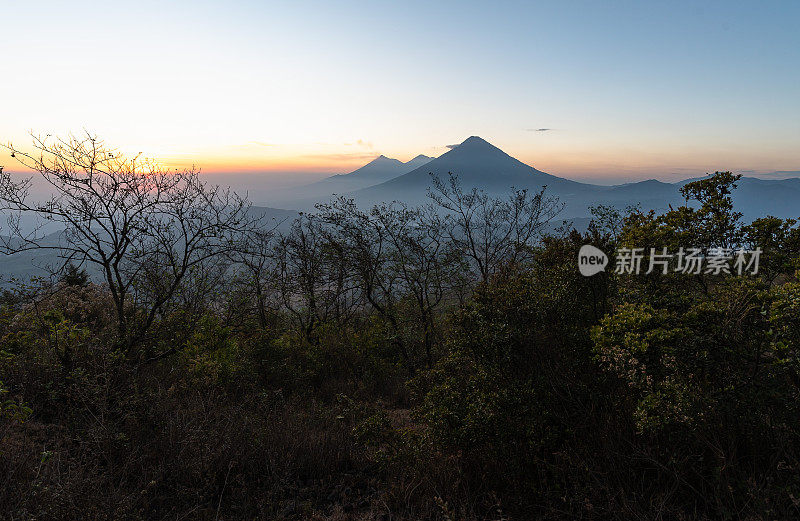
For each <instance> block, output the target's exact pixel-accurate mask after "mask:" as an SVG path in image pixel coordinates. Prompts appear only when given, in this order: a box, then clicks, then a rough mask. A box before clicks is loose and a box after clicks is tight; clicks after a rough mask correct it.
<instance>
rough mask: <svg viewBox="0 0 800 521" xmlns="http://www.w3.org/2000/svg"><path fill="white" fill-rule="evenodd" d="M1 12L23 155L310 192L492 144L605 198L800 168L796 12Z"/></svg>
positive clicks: (512, 5) (6, 94)
mask: <svg viewBox="0 0 800 521" xmlns="http://www.w3.org/2000/svg"><path fill="white" fill-rule="evenodd" d="M0 6H2V9H1V10H0V19H1V20H3V24H2V30H0V50H1V51H2V56H3V63H2V66H0V67H1V69H0V70H2V78H0V141H3V142H7V141H13V142H14V144H15V145H24V144H26V143H27V142H28V141H29V140H28V139H27V138H26V134H27V132H28V131H29V130H33V131H35V132H37V133H52V134H62V133H65V132H68V131H80V130H81V129H88V130H91V131H92V132H95V133H97V134H99V135H100V136H102V137H103V138H105V140H106V141H107V142H109V143H111V144H113V145H115V146H118V147H120V148H121V149H123V150H126V151H128V152H133V153H135V152H139V151H142V152H144V154H145V155H148V156H152V157H157V158H160V159H161V160H163V161H164V162H166V163H168V164H170V165H177V166H183V165H188V164H192V163H195V164H197V165H199V166H201V167H202V168H203V169H204V170H205V171H208V172H239V173H242V172H252V173H256V172H267V173H271V174H270V175H277V174H283V173H286V175H287V176H294V177H295V178H299V177H302V176H303V175H308V174H303V173H306V172H316V173H321V172H331V173H334V172H345V171H349V170H352V169H353V168H355V167H357V166H359V165H361V164H363V163H365V162H366V161H368V160H369V159H371V158H373V157H375V156H376V155H378V154H380V153H382V154H385V155H387V156H390V157H396V158H398V159H401V160H404V161H405V160H408V159H410V158H411V157H413V156H415V155H417V154H420V153H424V154H427V155H434V156H435V155H440V154H442V153H444V152H446V151H447V148H446V146H447V145H449V144H453V143H457V142H460V141H462V140H463V139H465V138H466V137H468V136H470V135H480V136H482V137H484V138H485V139H487V140H489V141H490V142H492V143H493V144H495V145H497V146H499V147H501V148H502V149H503V150H505V151H506V152H508V153H510V154H511V155H513V156H515V157H517V158H518V159H520V160H522V161H525V162H527V163H529V164H531V165H532V166H535V167H536V168H539V169H540V170H544V171H547V172H550V173H553V174H555V175H561V176H564V177H571V178H575V179H582V180H587V179H588V180H596V181H598V182H604V181H609V180H619V179H635V178H645V177H658V178H661V179H677V178H682V177H688V176H690V175H695V174H697V173H702V172H705V171H713V170H720V169H733V170H753V171H757V172H771V171H775V170H800V30H799V29H798V27H800V2H797V1H783V2H774V1H766V2H754V1H753V2H737V1H732V0H728V1H719V2H717V1H703V2H697V1H686V2H675V1H671V2H641V1H630V2H622V1H611V0H610V1H604V2H599V1H597V2H577V1H548V2H544V1H541V2H502V1H500V2H469V1H461V2H409V1H403V2H300V1H296V2H256V1H252V2H250V1H227V2H203V1H196V0H195V1H163V0H162V1H158V2H151V1H143V0H139V1H136V2H87V1H81V0H74V1H69V2H56V1H52V2H50V1H38V2H11V1H3V2H0ZM540 129H549V130H540ZM2 164H5V165H6V166H7V167H9V168H10V167H11V166H12V163H11V161H10V160H8V159H7V158H6V157H5V156H3V157H0V165H2Z"/></svg>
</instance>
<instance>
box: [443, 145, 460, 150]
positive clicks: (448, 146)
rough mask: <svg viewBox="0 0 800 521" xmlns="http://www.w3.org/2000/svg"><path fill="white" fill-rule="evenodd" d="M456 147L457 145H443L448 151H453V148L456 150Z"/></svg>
mask: <svg viewBox="0 0 800 521" xmlns="http://www.w3.org/2000/svg"><path fill="white" fill-rule="evenodd" d="M457 146H458V145H445V147H447V148H449V149H450V150H453V149H454V148H456V147H457Z"/></svg>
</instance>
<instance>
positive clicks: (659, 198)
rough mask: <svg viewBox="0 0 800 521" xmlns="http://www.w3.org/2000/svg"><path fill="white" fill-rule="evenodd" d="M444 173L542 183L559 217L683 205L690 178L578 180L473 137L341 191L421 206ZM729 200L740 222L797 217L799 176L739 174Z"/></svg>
mask: <svg viewBox="0 0 800 521" xmlns="http://www.w3.org/2000/svg"><path fill="white" fill-rule="evenodd" d="M449 173H453V174H455V175H457V176H458V178H459V180H460V181H461V183H462V185H463V186H464V187H465V188H467V189H471V188H473V187H476V188H480V189H482V190H484V191H486V192H488V193H491V194H504V193H508V192H509V191H510V189H511V188H512V187H514V188H517V189H528V190H539V189H541V188H542V187H543V186H546V187H547V188H546V193H547V194H549V195H551V196H556V197H558V198H559V199H560V200H561V201H562V202H563V203H564V204H565V208H564V211H563V213H562V214H561V215H560V216H559V217H560V218H564V219H581V220H583V219H584V218H586V217H588V216H589V215H590V214H589V209H590V208H591V207H593V206H597V205H600V204H604V205H610V206H615V207H618V208H620V209H625V208H626V207H628V206H633V205H640V206H641V207H642V208H644V209H655V210H665V209H667V208H668V207H669V206H670V205H672V206H675V205H679V204H684V202H685V201H684V199H683V197H682V196H681V195H680V192H679V188H680V187H681V186H682V185H684V184H686V183H687V182H689V181H691V180H687V181H681V182H678V183H664V182H661V181H657V180H655V179H650V180H646V181H640V182H636V183H626V184H621V185H615V186H601V185H593V184H588V183H579V182H576V181H571V180H569V179H564V178H561V177H557V176H554V175H550V174H547V173H545V172H542V171H541V170H537V169H536V168H534V167H532V166H530V165H527V164H525V163H523V162H521V161H519V160H517V159H515V158H513V157H511V156H510V155H508V154H506V153H505V152H503V151H502V150H500V149H499V148H497V147H496V146H494V145H492V144H491V143H489V142H487V141H486V140H484V139H482V138H480V137H477V136H472V137H470V138H468V139H467V140H465V141H464V142H463V143H461V144H460V145H458V146H456V147H454V148H453V149H452V150H450V151H449V152H447V153H445V154H443V155H441V156H439V157H437V158H436V159H433V160H431V161H430V162H428V163H426V164H424V165H422V166H420V167H417V168H415V169H414V170H411V171H409V172H407V173H404V174H402V175H398V176H396V177H394V178H392V179H389V180H387V181H384V182H382V183H376V184H374V185H372V186H369V187H366V188H361V189H359V190H353V191H351V192H349V193H345V194H344V195H345V196H347V197H352V198H353V199H355V200H356V202H358V203H359V204H361V205H364V206H367V205H371V204H375V203H378V202H382V201H392V200H398V201H403V202H405V203H407V204H410V205H416V204H422V203H425V202H427V201H428V200H429V199H428V197H427V191H428V189H429V188H430V187H431V176H439V177H446V176H447V175H448V174H449ZM733 199H734V202H735V204H736V206H737V209H738V210H739V211H741V212H742V213H744V218H745V220H752V219H755V218H757V217H761V216H764V215H774V216H776V217H782V218H786V217H800V179H798V178H789V179H774V180H763V179H757V178H753V177H743V178H742V179H741V180H740V182H739V188H738V189H737V190H736V191H735V192H734V194H733Z"/></svg>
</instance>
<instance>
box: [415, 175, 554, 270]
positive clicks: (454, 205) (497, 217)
mask: <svg viewBox="0 0 800 521" xmlns="http://www.w3.org/2000/svg"><path fill="white" fill-rule="evenodd" d="M432 179H433V186H434V189H433V190H431V191H429V192H428V195H429V197H430V198H431V199H432V200H433V202H434V203H435V204H436V205H437V206H439V207H440V208H441V209H442V210H444V211H445V215H444V217H443V219H444V226H445V228H446V230H447V237H448V239H449V240H450V241H451V242H452V243H453V245H454V246H455V247H456V248H458V249H459V250H461V251H462V252H463V254H464V255H465V256H466V258H467V259H469V260H470V263H471V264H472V267H473V269H474V270H475V271H476V272H477V275H478V277H479V278H480V280H481V281H484V282H485V281H486V280H488V279H489V277H490V276H491V275H492V274H493V273H495V272H496V271H497V269H498V268H499V267H500V266H501V265H502V264H504V263H509V262H510V263H516V262H523V261H525V260H527V259H529V258H530V256H531V254H532V248H531V247H532V246H533V245H534V243H535V242H536V240H538V239H539V238H540V235H541V233H542V231H543V230H544V228H545V226H546V225H547V223H548V222H550V220H551V219H553V218H554V217H555V216H556V215H558V213H559V212H560V211H561V209H562V208H563V204H560V203H559V202H558V200H557V199H556V198H552V197H546V196H545V189H546V187H542V189H541V190H540V191H538V192H536V193H533V194H531V193H529V192H528V191H527V190H514V189H512V191H511V194H510V195H509V196H508V197H507V198H496V197H490V196H489V194H487V193H486V192H484V191H482V190H478V189H477V188H473V189H472V190H470V191H464V189H463V188H462V187H461V184H460V182H459V181H458V177H457V176H455V175H453V174H450V175H449V177H448V180H447V182H444V181H442V180H441V179H440V178H439V177H437V176H432Z"/></svg>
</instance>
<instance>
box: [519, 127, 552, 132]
mask: <svg viewBox="0 0 800 521" xmlns="http://www.w3.org/2000/svg"><path fill="white" fill-rule="evenodd" d="M525 130H527V131H528V132H550V131H551V130H555V129H553V128H528V129H525Z"/></svg>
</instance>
